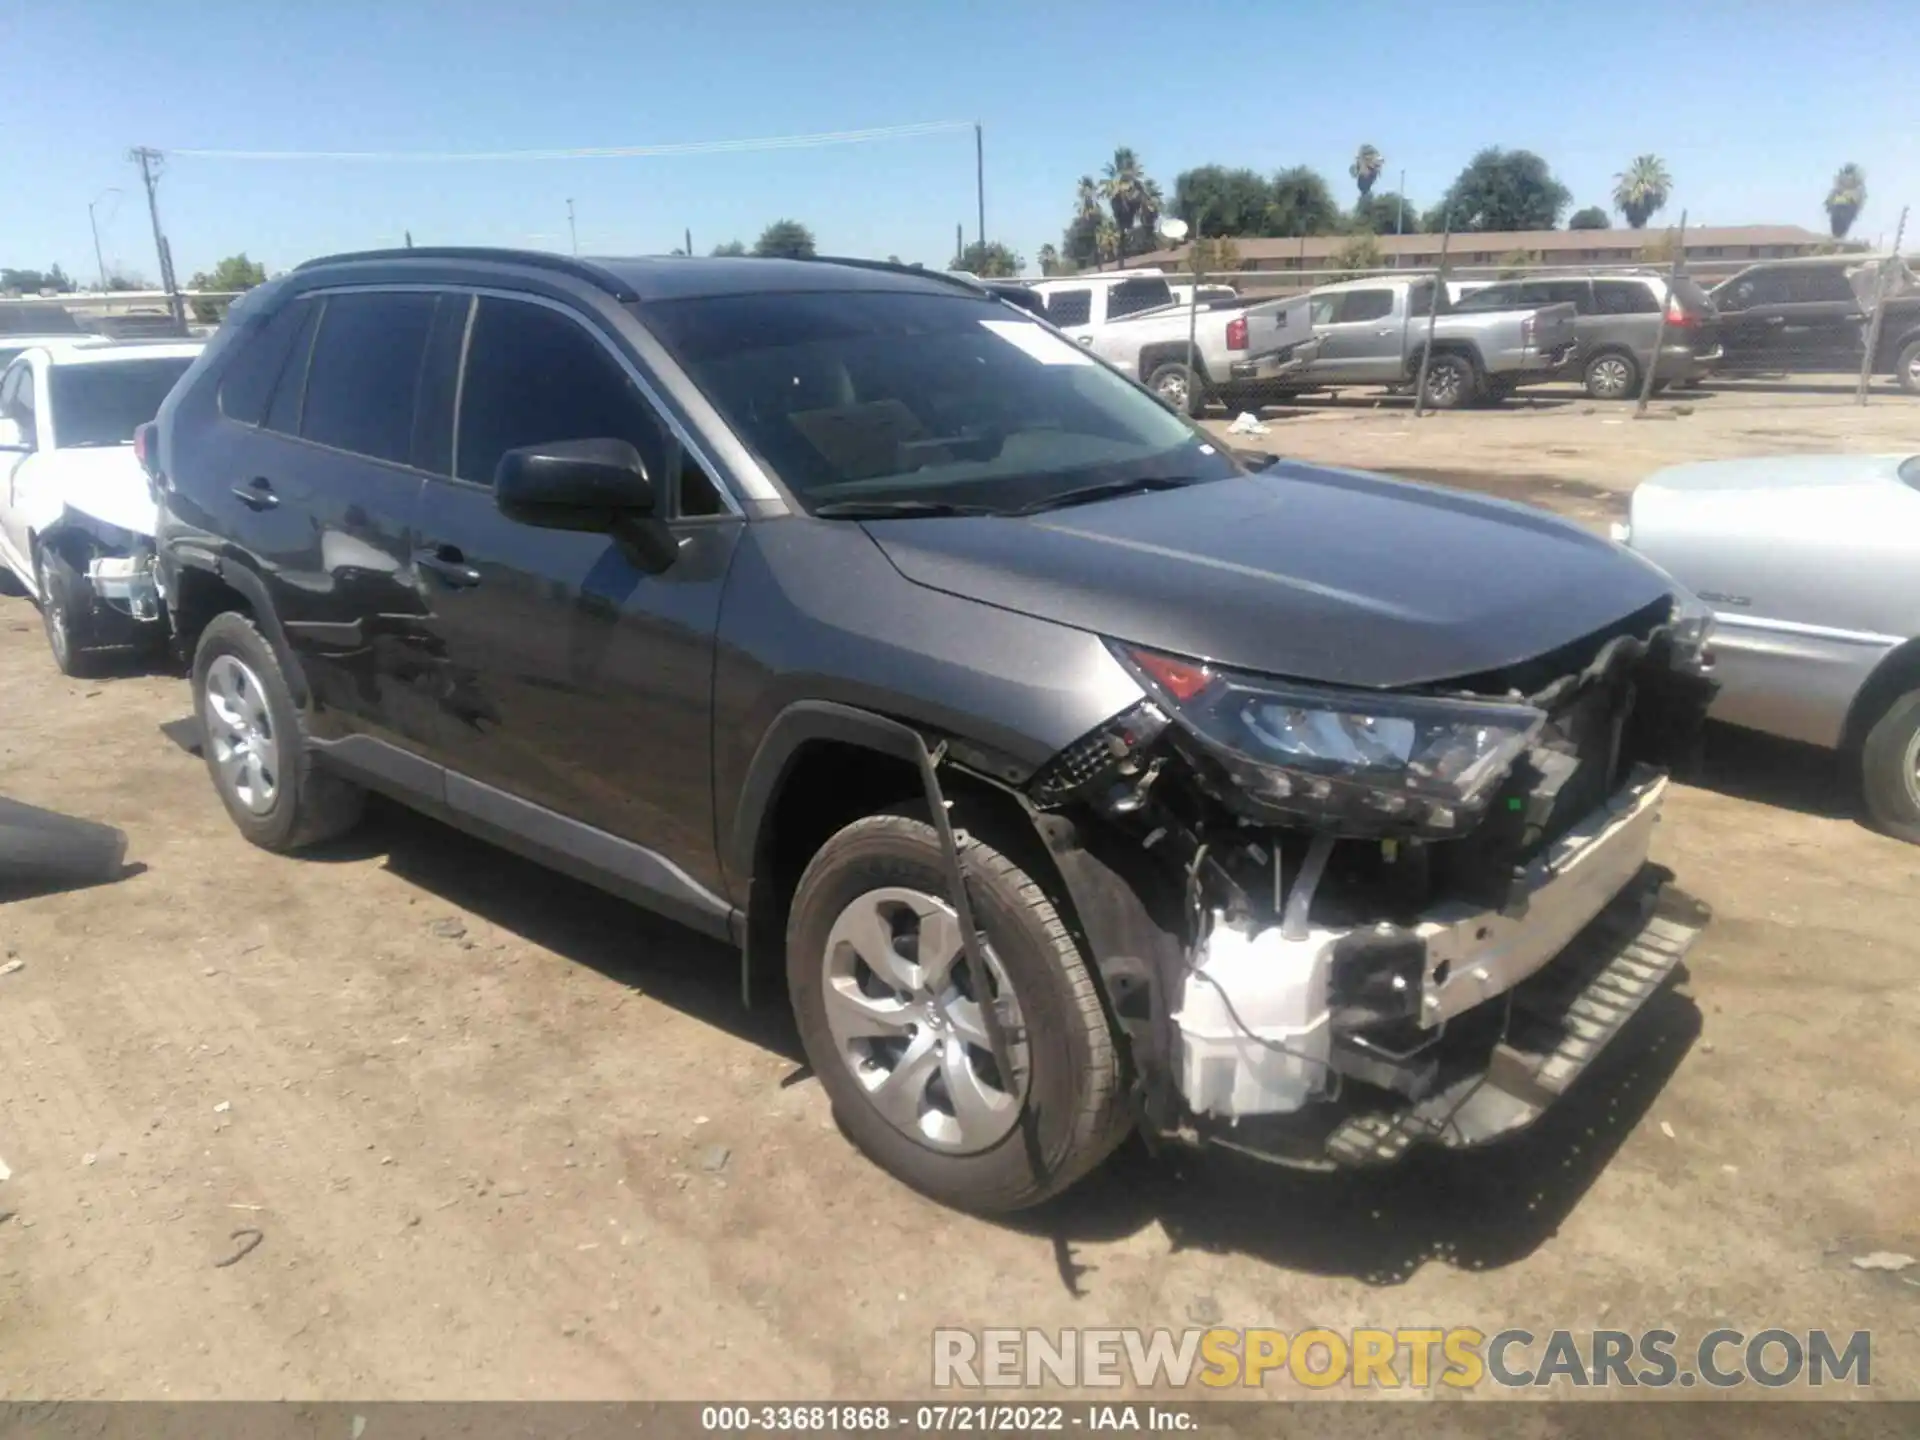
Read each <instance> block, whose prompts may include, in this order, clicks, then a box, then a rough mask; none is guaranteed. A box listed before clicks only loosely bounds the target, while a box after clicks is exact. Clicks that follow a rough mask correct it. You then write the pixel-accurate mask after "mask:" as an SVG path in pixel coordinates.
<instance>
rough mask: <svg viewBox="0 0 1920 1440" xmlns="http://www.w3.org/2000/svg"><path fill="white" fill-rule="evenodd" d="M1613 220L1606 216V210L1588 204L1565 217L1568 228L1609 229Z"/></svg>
mask: <svg viewBox="0 0 1920 1440" xmlns="http://www.w3.org/2000/svg"><path fill="white" fill-rule="evenodd" d="M1612 228H1613V221H1611V220H1609V219H1608V218H1607V212H1606V211H1604V210H1602V209H1601V208H1600V207H1599V206H1598V205H1589V206H1587V208H1586V209H1584V210H1576V211H1574V212H1573V214H1572V215H1570V216H1568V217H1567V229H1569V230H1611V229H1612Z"/></svg>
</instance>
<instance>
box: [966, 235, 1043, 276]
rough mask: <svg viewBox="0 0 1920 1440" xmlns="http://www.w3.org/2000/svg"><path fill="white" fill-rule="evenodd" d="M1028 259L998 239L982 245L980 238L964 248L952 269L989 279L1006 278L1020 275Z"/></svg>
mask: <svg viewBox="0 0 1920 1440" xmlns="http://www.w3.org/2000/svg"><path fill="white" fill-rule="evenodd" d="M1026 263H1027V262H1026V261H1025V260H1024V259H1022V258H1021V257H1020V256H1019V255H1016V254H1015V253H1014V252H1013V251H1012V250H1010V249H1008V248H1007V247H1006V246H1005V245H1002V244H1001V243H1000V242H999V241H998V240H989V241H987V243H986V244H984V245H982V244H981V243H980V242H979V241H978V240H975V241H973V242H971V243H970V244H969V245H968V246H967V248H966V249H964V250H962V251H961V252H960V254H959V256H958V257H957V258H956V259H955V260H954V262H953V264H952V265H950V266H948V267H947V268H948V269H950V270H964V271H966V272H967V273H968V274H969V275H979V276H981V277H983V278H987V279H1005V278H1008V277H1010V276H1014V275H1018V274H1019V273H1020V272H1021V270H1022V269H1024V268H1025V267H1026Z"/></svg>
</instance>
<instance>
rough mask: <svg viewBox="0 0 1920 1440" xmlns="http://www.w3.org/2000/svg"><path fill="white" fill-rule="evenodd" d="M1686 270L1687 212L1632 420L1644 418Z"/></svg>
mask: <svg viewBox="0 0 1920 1440" xmlns="http://www.w3.org/2000/svg"><path fill="white" fill-rule="evenodd" d="M1686 268H1687V212H1686V211H1684V210H1682V211H1681V212H1680V234H1679V237H1678V238H1677V239H1676V240H1675V241H1674V244H1673V275H1672V278H1670V279H1669V280H1668V281H1667V298H1666V301H1665V303H1663V304H1662V305H1661V306H1660V323H1659V324H1657V325H1655V326H1654V327H1653V354H1651V355H1649V356H1648V357H1647V373H1646V374H1644V375H1642V376H1641V377H1640V399H1639V401H1638V402H1637V403H1636V404H1635V405H1634V407H1633V418H1634V419H1636V420H1642V419H1645V418H1646V414H1647V401H1648V399H1650V398H1651V397H1652V395H1653V386H1654V372H1655V371H1656V370H1658V369H1659V368H1660V352H1661V351H1662V350H1664V349H1665V348H1666V344H1667V312H1668V311H1669V310H1671V309H1672V308H1673V307H1674V306H1676V305H1678V304H1679V303H1680V277H1681V276H1682V275H1684V274H1685V273H1686Z"/></svg>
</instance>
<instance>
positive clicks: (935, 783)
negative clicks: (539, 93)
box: [147, 249, 1713, 1209]
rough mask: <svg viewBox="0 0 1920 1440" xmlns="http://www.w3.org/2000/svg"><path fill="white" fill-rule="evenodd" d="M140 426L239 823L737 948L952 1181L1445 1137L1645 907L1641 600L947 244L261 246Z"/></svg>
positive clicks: (1651, 777) (1548, 531)
mask: <svg viewBox="0 0 1920 1440" xmlns="http://www.w3.org/2000/svg"><path fill="white" fill-rule="evenodd" d="M147 453H148V455H149V458H150V463H151V473H152V474H153V477H154V484H155V487H156V491H157V493H158V495H159V497H160V505H161V521H160V539H159V551H160V555H159V581H160V584H161V587H162V588H163V590H164V592H165V595H166V598H167V601H168V614H169V616H170V617H171V622H172V624H173V625H174V626H175V628H176V631H177V638H178V641H179V643H180V645H181V647H182V648H183V650H184V651H185V652H186V653H187V654H189V655H191V657H192V675H193V695H194V704H195V708H196V711H197V713H198V715H199V718H200V721H201V723H202V725H203V727H204V746H203V748H204V753H205V757H206V762H207V766H208V770H209V773H210V775H211V777H212V780H213V783H214V785H215V786H216V788H217V789H218V791H219V794H220V796H221V799H222V800H223V801H224V803H225V805H226V807H227V810H228V811H229V813H230V814H231V815H232V817H233V820H234V822H235V824H236V825H237V826H238V827H239V828H240V830H241V831H242V833H243V834H245V835H246V836H247V838H248V839H250V840H252V841H253V842H254V843H256V844H259V845H262V846H265V847H267V848H270V849H275V850H290V849H294V848H297V847H300V846H303V845H309V844H312V843H314V842H317V841H321V840H324V839H327V838H328V837H330V836H334V835H338V834H340V833H341V832H342V831H344V830H345V829H347V828H348V827H349V826H351V825H352V824H353V823H354V821H355V820H356V819H357V817H358V816H359V813H360V808H361V804H362V800H363V797H364V795H365V792H366V791H367V790H368V789H373V790H379V791H383V792H385V793H387V794H389V795H392V796H396V797H398V798H399V799H401V800H403V801H404V802H406V803H407V804H409V805H412V806H415V807H418V808H419V809H421V810H424V811H426V812H428V813H429V814H432V815H436V816H438V817H440V818H442V819H444V820H446V821H449V822H451V823H453V824H455V825H459V826H463V827H465V828H467V829H470V830H472V831H474V832H476V833H478V834H480V835H483V836H487V837H490V838H492V839H494V840H496V841H498V842H500V843H502V844H504V845H507V846H510V847H512V848H514V849H516V850H519V851H521V852H523V853H525V854H527V855H530V856H533V857H535V858H537V859H538V860H540V861H543V862H545V863H547V864H549V865H552V866H555V867H557V868H559V869H562V870H565V871H569V872H571V873H573V874H575V875H578V876H581V877H584V878H586V879H588V880H590V881H592V882H594V883H596V884H599V885H602V886H605V887H607V888H609V889H611V890H613V891H615V892H617V893H620V894H623V895H626V896H629V897H631V898H632V899H634V900H636V901H638V902H640V903H642V904H644V905H647V906H650V907H652V908H654V909H656V910H658V911H661V912H663V913H665V914H667V915H670V916H673V917H675V918H677V919H679V920H682V921H684V922H686V923H687V924H689V925H691V926H693V927H695V928H697V929H700V930H703V931H705V932H706V933H708V934H710V935H714V936H718V937H722V938H725V939H728V940H731V941H733V942H734V943H735V944H737V945H738V946H739V947H740V951H741V956H742V966H743V972H742V978H743V981H744V980H745V979H746V978H747V976H748V975H749V974H750V973H751V972H752V962H753V960H754V959H755V958H756V957H757V956H759V955H762V954H768V955H772V956H779V957H783V959H784V972H785V979H786V983H787V989H788V992H789V994H790V997H791V1001H792V1005H793V1010H794V1014H795V1017H796V1020H797V1022H798V1027H799V1033H800V1037H801V1040H802V1043H803V1044H804V1046H805V1049H806V1054H807V1056H808V1059H809V1061H810V1063H811V1066H812V1069H813V1071H814V1072H815V1074H817V1075H818V1077H819V1079H820V1081H821V1083H822V1084H823V1085H824V1086H825V1088H826V1090H827V1093H828V1095H829V1096H830V1097H831V1099H832V1102H833V1106H834V1109H835V1112H836V1114H837V1115H838V1116H839V1117H840V1119H841V1123H842V1124H843V1126H844V1127H845V1129H846V1131H847V1133H848V1134H849V1135H850V1136H851V1137H852V1138H853V1139H854V1140H855V1141H856V1142H857V1143H858V1144H859V1145H860V1146H861V1147H862V1148H863V1149H865V1150H866V1152H867V1153H868V1154H870V1155H871V1156H873V1157H874V1158H875V1159H876V1160H877V1161H878V1162H879V1163H881V1164H882V1165H884V1166H886V1167H887V1168H888V1169H889V1170H891V1171H893V1172H894V1173H895V1174H897V1175H899V1176H901V1177H903V1178H904V1179H906V1180H907V1181H909V1182H910V1183H912V1184H914V1185H916V1186H918V1187H920V1188H922V1189H924V1190H925V1191H927V1192H928V1193H930V1194H933V1195H936V1196H938V1197H940V1198H942V1199H944V1200H947V1201H949V1202H952V1203H955V1204H959V1205H964V1206H969V1207H975V1208H980V1209H1007V1208H1012V1207H1016V1206H1021V1205H1027V1204H1031V1203H1033V1202H1035V1201H1038V1200H1040V1199H1042V1198H1044V1197H1045V1196H1047V1195H1049V1194H1052V1193H1054V1192H1056V1191H1058V1190H1060V1189H1062V1188H1063V1187H1065V1186H1066V1185H1068V1184H1070V1183H1071V1182H1072V1181H1073V1180H1074V1179H1075V1178H1076V1177H1078V1176H1079V1175H1081V1174H1083V1173H1085V1172H1086V1171H1087V1170H1088V1169H1090V1168H1091V1167H1092V1166H1094V1165H1095V1164H1097V1163H1098V1162H1099V1160H1100V1159H1101V1158H1102V1157H1103V1156H1104V1155H1106V1154H1107V1153H1108V1152H1109V1151H1110V1150H1111V1149H1112V1148H1113V1147H1114V1145H1116V1144H1117V1143H1118V1142H1119V1140H1120V1138H1121V1137H1122V1136H1123V1135H1124V1134H1126V1133H1127V1131H1128V1130H1129V1128H1130V1127H1132V1126H1133V1125H1135V1124H1139V1125H1142V1126H1145V1127H1146V1128H1147V1129H1148V1130H1150V1131H1151V1132H1153V1133H1154V1134H1157V1135H1160V1136H1165V1137H1172V1138H1179V1139H1183V1140H1187V1141H1195V1142H1197V1141H1205V1140H1211V1139H1220V1140H1225V1141H1230V1142H1231V1143H1233V1144H1236V1145H1238V1146H1240V1147H1242V1148H1254V1149H1257V1150H1260V1151H1261V1152H1262V1153H1267V1154H1271V1155H1272V1156H1274V1157H1275V1158H1279V1159H1286V1160H1293V1161H1297V1162H1299V1163H1305V1164H1311V1165H1316V1166H1322V1167H1324V1166H1325V1165H1327V1164H1329V1163H1348V1164H1361V1163H1369V1162H1373V1161H1380V1160H1388V1159H1392V1158H1394V1157H1395V1156H1396V1155H1398V1154H1399V1153H1400V1152H1401V1151H1402V1150H1403V1149H1404V1148H1406V1147H1407V1146H1408V1145H1410V1144H1411V1143H1413V1142H1414V1141H1417V1140H1429V1141H1434V1142H1437V1143H1442V1144H1447V1145H1467V1144H1477V1143H1480V1142H1482V1141H1485V1140H1489V1139H1492V1138H1494V1137H1496V1136H1498V1135H1501V1134H1505V1133H1508V1132H1511V1131H1512V1130H1514V1129H1516V1128H1518V1127H1519V1126H1522V1125H1525V1124H1526V1123H1528V1122H1529V1121H1530V1120H1531V1119H1532V1118H1533V1117H1535V1116H1536V1115H1538V1114H1539V1113H1540V1111H1541V1110H1542V1108H1543V1107H1545V1106H1546V1105H1547V1104H1549V1103H1551V1101H1552V1099H1553V1098H1554V1097H1555V1096H1556V1095H1558V1094H1559V1093H1560V1092H1561V1091H1562V1090H1564V1089H1565V1088H1566V1086H1567V1085H1568V1084H1569V1083H1571V1081H1572V1079H1573V1078H1574V1077H1575V1076H1576V1075H1578V1074H1579V1073H1580V1071H1581V1070H1582V1068H1583V1067H1584V1066H1585V1065H1586V1064H1587V1062H1588V1061H1589V1060H1590V1059H1591V1058H1592V1057H1593V1055H1594V1054H1595V1053H1596V1052H1597V1051H1598V1050H1599V1048H1600V1047H1601V1046H1602V1045H1604V1044H1605V1043H1607V1041H1608V1040H1610V1039H1611V1038H1612V1036H1613V1035H1614V1033H1615V1032H1616V1031H1617V1030H1618V1028H1619V1027H1620V1025H1621V1024H1622V1023H1623V1022H1624V1021H1625V1019H1626V1018H1627V1017H1628V1016H1629V1015H1631V1014H1632V1012H1633V1011H1634V1009H1635V1008H1636V1007H1637V1006H1638V1005H1639V1004H1640V1003H1641V1001H1643V1000H1644V999H1645V998H1646V996H1647V995H1648V994H1649V993H1651V992H1652V990H1653V989H1654V988H1655V987H1656V986H1658V985H1659V983H1660V982H1661V981H1662V980H1663V979H1664V978H1665V976H1666V975H1667V974H1668V973H1669V972H1670V971H1671V970H1672V968H1673V967H1674V965H1675V964H1676V963H1677V962H1678V960H1679V957H1680V955H1681V954H1682V953H1683V952H1684V951H1685V949H1686V946H1687V943H1688V942H1689V941H1690V939H1691V937H1692V934H1693V933H1694V932H1693V931H1692V929H1690V928H1688V927H1687V926H1686V925H1684V924H1681V923H1679V922H1677V921H1673V920H1671V919H1668V918H1662V917H1661V916H1659V915H1657V914H1655V913H1654V907H1655V906H1656V904H1657V902H1658V900H1659V897H1660V882H1661V878H1662V877H1661V875H1660V873H1659V872H1657V871H1655V870H1652V869H1650V868H1649V867H1647V866H1646V863H1645V862H1646V858H1647V847H1648V842H1649V836H1650V833H1651V829H1652V827H1653V824H1654V821H1655V820H1656V818H1657V815H1658V810H1659V805H1660V801H1661V797H1662V794H1663V792H1664V789H1665V786H1666V783H1667V782H1666V779H1665V777H1664V774H1663V773H1662V772H1661V770H1660V769H1659V767H1660V766H1662V765H1663V764H1665V763H1666V762H1667V760H1668V759H1670V758H1672V757H1674V756H1677V755H1680V754H1683V753H1684V752H1685V750H1686V749H1687V747H1688V745H1689V744H1690V742H1691V737H1692V736H1693V734H1694V732H1695V730H1696V729H1697V726H1698V723H1699V719H1700V715H1701V713H1702V711H1703V709H1704V705H1705V703H1706V700H1707V698H1708V697H1709V696H1710V695H1711V693H1712V688H1713V687H1712V684H1711V680H1710V677H1709V675H1708V672H1707V669H1706V666H1707V651H1706V649H1705V645H1706V638H1707V629H1708V624H1709V617H1708V616H1707V615H1706V614H1705V612H1704V611H1703V610H1702V609H1701V607H1700V606H1699V605H1698V602H1697V601H1694V600H1692V599H1691V597H1689V596H1687V595H1686V594H1685V592H1683V591H1680V590H1678V589H1677V587H1675V586H1674V585H1673V583H1672V582H1671V581H1670V580H1669V579H1668V578H1667V577H1666V575H1665V574H1664V573H1662V572H1661V571H1659V570H1658V569H1656V568H1654V567H1653V566H1652V565H1650V564H1649V563H1647V562H1644V561H1642V560H1640V559H1637V558H1636V557H1634V556H1633V555H1632V554H1631V553H1630V552H1627V551H1625V550H1623V549H1621V548H1619V547H1617V546H1615V545H1612V544H1610V543H1609V542H1607V541H1605V540H1602V539H1599V538H1598V537H1596V536H1593V535H1591V534H1589V533H1587V532H1586V531H1584V530H1582V529H1580V528H1579V527H1577V526H1574V525H1572V524H1567V523H1563V522H1561V521H1559V520H1556V519H1553V518H1551V517H1549V516H1547V515H1545V514H1543V513H1541V512H1538V511H1533V510H1528V509H1525V508H1522V507H1518V506H1513V505H1507V504H1503V503H1501V502H1497V501H1493V500H1487V499H1481V498H1477V497H1471V496H1468V495H1465V494H1459V493H1453V492H1447V491H1440V490H1434V489H1427V488H1424V487H1420V486H1414V485H1407V484H1402V483H1400V482H1397V481H1393V480H1388V479H1385V478H1381V477H1377V476H1369V475H1360V474H1354V473H1350V472H1342V471H1331V470H1321V469H1316V468H1313V467H1309V466H1304V465H1296V464H1289V463H1279V464H1269V465H1268V466H1267V468H1265V469H1258V470H1256V469H1253V468H1250V466H1249V464H1246V463H1243V462H1242V461H1241V460H1240V459H1238V458H1236V457H1235V456H1233V455H1231V454H1229V453H1228V452H1226V451H1224V450H1223V449H1222V448H1220V446H1218V445H1217V444H1216V443H1215V442H1214V441H1213V440H1212V439H1211V438H1210V437H1209V436H1208V435H1207V434H1206V433H1205V432H1203V431H1201V430H1199V429H1198V428H1196V427H1194V426H1193V425H1191V424H1190V423H1189V422H1187V421H1186V420H1184V419H1182V418H1181V417H1179V416H1177V415H1175V414H1173V413H1172V412H1170V411H1169V410H1168V409H1167V408H1166V407H1164V406H1163V405H1161V404H1160V403H1159V402H1157V401H1156V400H1155V399H1154V398H1152V397H1151V396H1150V395H1149V394H1148V393H1147V392H1145V391H1144V390H1142V389H1141V388H1140V387H1139V386H1137V385H1136V384H1134V383H1133V382H1131V381H1130V380H1128V379H1126V378H1125V377H1123V376H1122V375H1120V374H1119V373H1118V372H1117V371H1115V370H1113V369H1111V368H1109V367H1107V366H1105V365H1103V364H1101V363H1100V362H1099V361H1097V360H1095V359H1093V358H1092V357H1090V356H1088V355H1087V354H1086V353H1085V352H1084V351H1082V350H1081V349H1080V348H1079V347H1078V346H1076V345H1074V344H1072V343H1071V342H1070V341H1068V340H1067V339H1066V338H1064V337H1063V336H1062V335H1061V334H1060V333H1059V332H1058V331H1057V330H1056V329H1054V328H1053V327H1051V326H1049V325H1047V324H1045V323H1043V322H1042V321H1040V320H1038V319H1036V318H1035V317H1034V316H1033V315H1031V314H1030V313H1028V312H1026V311H1024V310H1022V309H1019V308H1016V307H1015V306H1013V305H1009V304H1007V303H1004V302H1002V301H1001V300H999V299H996V298H994V297H993V296H991V295H990V294H988V293H986V292H984V291H983V290H982V289H981V288H980V287H979V286H978V285H976V284H974V283H972V282H970V281H965V280H961V279H958V278H956V277H950V276H940V275H934V274H929V273H926V272H920V271H913V270H907V269H903V268H899V267H890V266H885V265H873V264H863V263H857V262H837V261H824V260H823V261H783V260H753V259H724V260H711V261H709V260H699V259H659V260H632V261H614V260H609V261H584V260H573V259H567V258H562V257H556V256H543V255H530V254H516V253H508V252H492V251H458V250H441V251H435V250H425V249H420V250H407V251H399V252H384V253H374V254H365V255H357V256H341V257H336V258H333V259H329V260H323V261H316V262H313V263H310V264H308V265H305V266H302V267H300V268H299V269H298V270H296V271H294V272H293V273H292V274H291V275H288V276H286V277H283V278H282V279H279V280H277V281H274V282H272V283H270V284H267V285H265V286H262V287H260V288H259V289H257V290H254V291H252V292H250V293H249V294H248V295H247V296H246V297H245V298H244V299H243V300H242V301H241V302H240V303H239V304H237V305H236V306H235V308H234V311H233V314H232V316H231V317H230V319H229V320H228V323H227V324H226V325H225V326H223V327H222V329H221V330H220V332H219V334H218V335H217V337H216V338H215V339H214V341H213V342H212V343H211V344H210V345H209V346H208V347H207V349H206V351H205V353H204V354H203V356H202V357H201V359H200V360H199V361H198V362H197V363H196V365H195V366H194V368H193V370H192V371H191V372H190V373H189V374H188V376H187V377H186V378H185V379H184V380H183V381H182V382H181V384H180V385H179V386H178V387H177V388H176V389H175V390H174V392H173V393H172V395H171V396H170V397H169V398H168V400H167V402H166V404H165V405H164V407H163V408H162V410H161V413H160V416H159V419H158V421H157V443H155V444H153V445H151V446H150V447H149V449H148V452H147ZM1269 458H1270V457H1269Z"/></svg>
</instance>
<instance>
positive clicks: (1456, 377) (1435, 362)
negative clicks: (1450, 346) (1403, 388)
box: [1414, 350, 1480, 410]
mask: <svg viewBox="0 0 1920 1440" xmlns="http://www.w3.org/2000/svg"><path fill="white" fill-rule="evenodd" d="M1414 376H1415V380H1414V383H1415V384H1416V385H1417V384H1418V383H1419V378H1418V377H1419V371H1418V370H1417V369H1416V370H1415V371H1414ZM1479 398H1480V367H1479V366H1477V365H1475V364H1474V363H1473V361H1472V360H1471V359H1470V358H1469V357H1468V356H1465V355H1461V354H1457V353H1456V352H1454V351H1451V350H1443V351H1440V352H1439V353H1437V354H1435V355H1434V356H1433V358H1432V359H1430V360H1428V361H1427V394H1426V402H1427V408H1428V409H1429V410H1458V409H1461V408H1462V407H1464V406H1467V405H1471V404H1473V403H1474V402H1475V401H1476V400H1478V399H1479Z"/></svg>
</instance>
